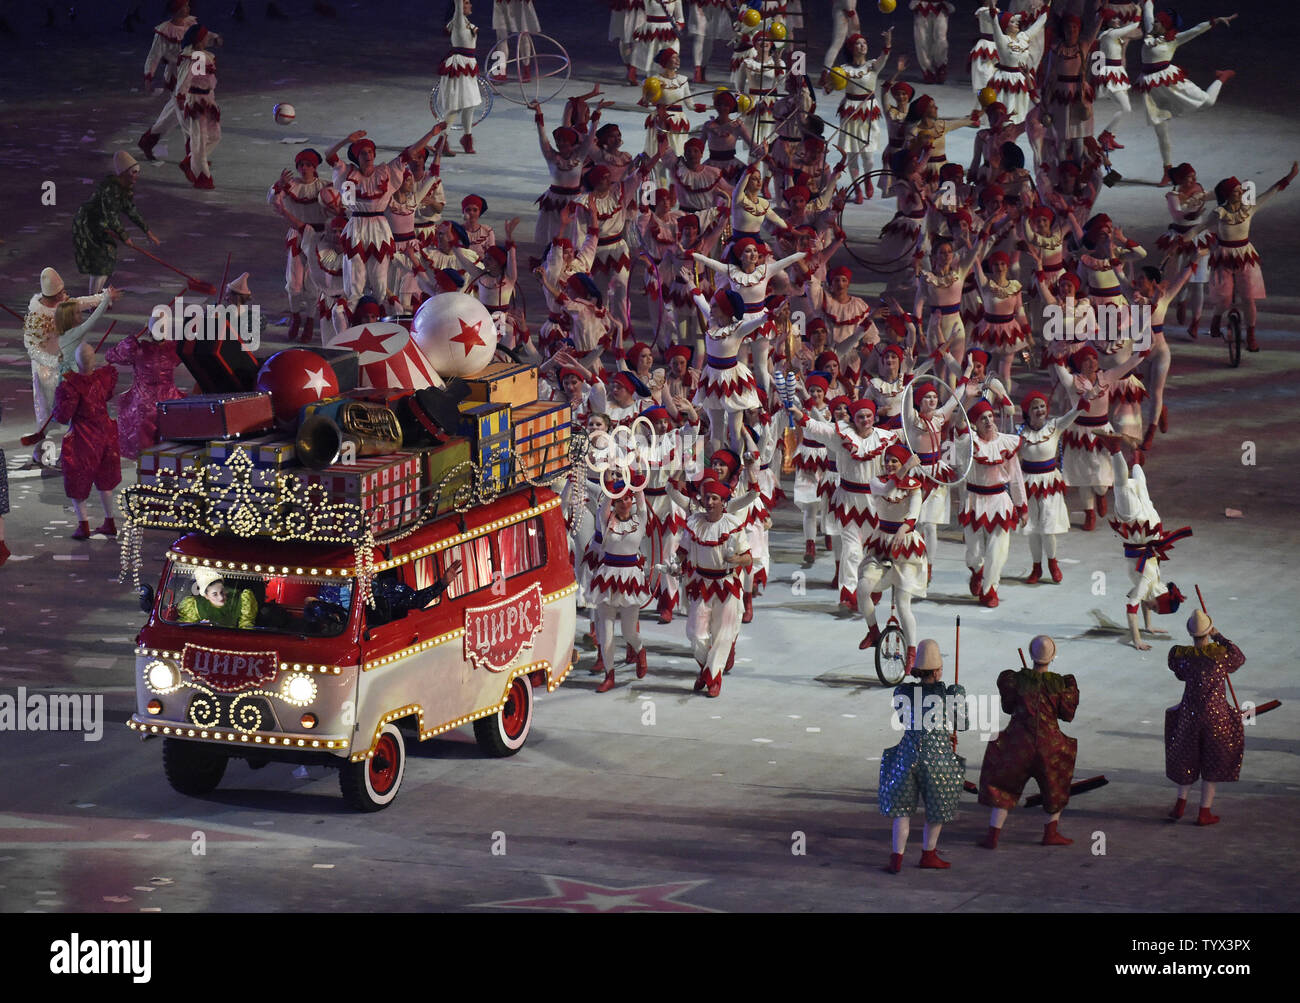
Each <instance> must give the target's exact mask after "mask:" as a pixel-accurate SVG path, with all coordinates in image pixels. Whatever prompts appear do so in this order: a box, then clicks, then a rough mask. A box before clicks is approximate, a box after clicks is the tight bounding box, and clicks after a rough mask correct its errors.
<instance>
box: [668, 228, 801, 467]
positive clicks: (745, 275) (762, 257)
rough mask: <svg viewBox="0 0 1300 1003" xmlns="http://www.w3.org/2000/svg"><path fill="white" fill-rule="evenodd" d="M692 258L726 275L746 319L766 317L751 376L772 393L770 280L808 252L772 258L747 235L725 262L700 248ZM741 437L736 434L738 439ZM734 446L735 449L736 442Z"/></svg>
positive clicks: (758, 333)
mask: <svg viewBox="0 0 1300 1003" xmlns="http://www.w3.org/2000/svg"><path fill="white" fill-rule="evenodd" d="M691 257H692V258H694V259H695V260H696V261H698V262H699V263H700V264H701V265H704V266H705V267H706V268H710V269H712V270H713V271H715V272H717V273H718V274H719V275H724V276H726V278H727V285H728V287H729V289H730V291H732V292H735V293H736V294H737V295H738V296H739V297H740V300H741V303H742V305H743V308H744V313H745V315H746V318H747V319H748V318H752V317H762V318H763V322H762V323H760V324H759V325H757V326H756V327H755V328H753V330H754V334H753V335H752V337H753V338H754V344H753V345H752V346H751V352H752V358H753V363H754V372H753V374H752V375H753V377H755V378H756V379H757V380H758V386H760V387H761V388H762V389H763V392H764V393H768V392H770V389H771V374H770V373H769V372H768V366H767V360H768V355H769V354H770V352H771V349H772V344H771V341H770V340H769V338H770V337H771V335H772V333H773V332H774V331H775V330H776V324H775V322H774V321H773V320H772V319H771V317H770V315H768V314H767V313H765V309H766V308H765V305H764V304H765V302H766V300H767V287H768V283H769V282H771V281H772V278H773V277H774V276H776V275H779V274H781V272H782V271H783V270H784V269H786V268H788V267H789V266H790V265H793V264H794V263H795V262H796V261H802V260H803V259H804V258H805V257H807V255H806V254H804V252H803V251H796V252H795V253H794V254H790V255H787V256H786V257H784V258H781V259H780V260H778V261H773V260H771V256H770V251H769V250H768V248H767V246H766V245H764V244H760V243H759V242H758V241H757V240H754V239H753V238H752V237H745V238H742V239H740V240H737V241H736V242H735V243H734V244H732V245H731V253H730V255H728V261H727V262H726V263H724V262H721V261H715V260H714V259H713V258H709V257H705V256H704V255H703V254H700V253H699V252H698V251H697V252H695V253H694V254H692V255H691ZM738 439H739V437H738V436H737V441H738ZM732 448H733V449H735V448H736V446H735V443H734V442H733V444H732Z"/></svg>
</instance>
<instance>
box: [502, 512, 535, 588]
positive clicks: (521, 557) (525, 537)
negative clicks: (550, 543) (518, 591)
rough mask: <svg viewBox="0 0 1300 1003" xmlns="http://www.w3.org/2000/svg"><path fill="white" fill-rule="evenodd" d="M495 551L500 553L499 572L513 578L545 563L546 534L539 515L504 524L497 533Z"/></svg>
mask: <svg viewBox="0 0 1300 1003" xmlns="http://www.w3.org/2000/svg"><path fill="white" fill-rule="evenodd" d="M497 552H498V553H499V554H500V555H501V573H502V574H503V575H505V577H506V578H514V577H515V576H516V575H522V574H524V573H525V572H527V571H533V570H535V569H537V568H540V567H541V566H542V565H543V564H545V563H546V534H545V533H544V532H543V531H542V520H541V517H540V516H535V517H534V518H532V519H525V520H524V521H523V522H517V523H515V524H514V525H513V526H506V527H505V528H504V529H502V530H501V532H500V533H499V534H498V535H497Z"/></svg>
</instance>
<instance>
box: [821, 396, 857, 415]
mask: <svg viewBox="0 0 1300 1003" xmlns="http://www.w3.org/2000/svg"><path fill="white" fill-rule="evenodd" d="M826 403H827V405H828V406H829V407H830V409H831V410H832V411H834V410H835V409H836V408H837V407H840V406H841V405H843V407H844V408H845V410H847V411H850V412H851V411H852V409H853V400H852V398H850V397H849V395H848V394H838V395H836V396H835V397H832V398H831V399H830V400H828V401H827V402H826Z"/></svg>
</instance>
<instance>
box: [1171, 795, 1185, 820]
mask: <svg viewBox="0 0 1300 1003" xmlns="http://www.w3.org/2000/svg"><path fill="white" fill-rule="evenodd" d="M1186 810H1187V798H1179V799H1178V800H1177V801H1175V802H1174V806H1173V807H1172V808H1170V809H1169V819H1170V821H1172V822H1177V821H1178V820H1179V819H1180V818H1182V817H1183V812H1185V811H1186Z"/></svg>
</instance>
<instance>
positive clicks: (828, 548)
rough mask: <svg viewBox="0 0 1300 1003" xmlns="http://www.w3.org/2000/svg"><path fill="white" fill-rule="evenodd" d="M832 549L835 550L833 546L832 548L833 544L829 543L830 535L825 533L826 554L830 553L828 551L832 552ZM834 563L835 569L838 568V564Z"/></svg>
mask: <svg viewBox="0 0 1300 1003" xmlns="http://www.w3.org/2000/svg"><path fill="white" fill-rule="evenodd" d="M834 549H835V546H834V544H832V543H831V535H830V533H827V534H826V552H827V553H830V551H832V550H834ZM835 563H836V567H838V566H839V562H838V561H836V562H835Z"/></svg>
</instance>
